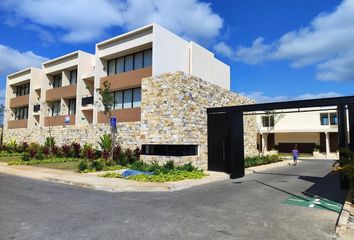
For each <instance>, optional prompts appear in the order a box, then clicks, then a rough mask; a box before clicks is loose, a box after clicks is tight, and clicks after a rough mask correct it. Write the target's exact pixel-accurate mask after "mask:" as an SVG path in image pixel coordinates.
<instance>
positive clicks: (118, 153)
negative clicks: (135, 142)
mask: <svg viewBox="0 0 354 240" xmlns="http://www.w3.org/2000/svg"><path fill="white" fill-rule="evenodd" d="M121 154H122V148H121V146H120V145H119V144H118V145H117V146H115V147H114V149H113V159H114V160H115V161H116V162H117V163H118V160H119V158H120V156H121Z"/></svg>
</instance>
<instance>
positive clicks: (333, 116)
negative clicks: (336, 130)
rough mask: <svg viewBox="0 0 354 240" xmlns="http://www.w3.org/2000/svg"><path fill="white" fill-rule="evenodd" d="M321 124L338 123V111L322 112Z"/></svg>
mask: <svg viewBox="0 0 354 240" xmlns="http://www.w3.org/2000/svg"><path fill="white" fill-rule="evenodd" d="M320 121H321V125H324V126H325V125H338V116H337V113H336V112H332V113H320Z"/></svg>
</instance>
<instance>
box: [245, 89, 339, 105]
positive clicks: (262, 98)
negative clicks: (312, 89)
mask: <svg viewBox="0 0 354 240" xmlns="http://www.w3.org/2000/svg"><path fill="white" fill-rule="evenodd" d="M240 94H241V95H243V96H247V97H249V98H251V99H254V100H255V101H256V102H257V103H265V102H281V101H290V100H304V99H317V98H330V97H340V96H341V94H339V93H336V92H326V93H315V94H313V93H304V94H301V95H298V96H295V97H288V96H267V95H265V94H264V92H261V91H258V92H257V91H256V92H241V93H240Z"/></svg>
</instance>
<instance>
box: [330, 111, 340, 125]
mask: <svg viewBox="0 0 354 240" xmlns="http://www.w3.org/2000/svg"><path fill="white" fill-rule="evenodd" d="M329 118H330V124H331V125H338V117H337V113H330V114H329Z"/></svg>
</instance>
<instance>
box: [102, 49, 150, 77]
mask: <svg viewBox="0 0 354 240" xmlns="http://www.w3.org/2000/svg"><path fill="white" fill-rule="evenodd" d="M147 52H151V54H150V55H151V60H150V64H149V65H146V64H145V55H146V53H147ZM138 54H142V65H141V68H135V56H136V55H138ZM127 57H132V58H133V62H132V69H131V70H128V71H127V67H126V58H127ZM118 59H122V60H123V72H130V71H134V70H138V69H142V68H146V67H150V66H152V48H149V49H146V50H143V51H139V52H135V53H132V54H128V55H125V56H121V57H117V58H112V59H109V60H107V72H106V74H107V76H112V75H116V74H119V73H123V72H118V69H117V62H118ZM111 62H114V64H113V65H112V66H114V71H113V72H112V73H110V70H111V69H110V68H111V67H110V63H111Z"/></svg>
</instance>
